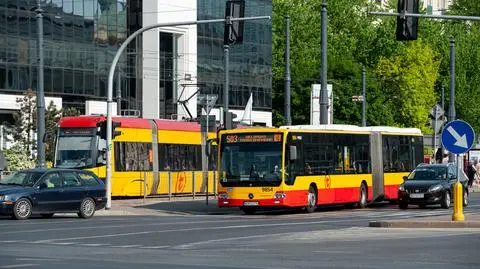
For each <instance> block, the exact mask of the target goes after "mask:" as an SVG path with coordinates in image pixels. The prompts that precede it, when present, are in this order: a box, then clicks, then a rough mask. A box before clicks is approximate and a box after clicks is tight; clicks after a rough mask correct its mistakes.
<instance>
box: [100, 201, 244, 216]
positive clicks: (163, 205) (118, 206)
mask: <svg viewBox="0 0 480 269" xmlns="http://www.w3.org/2000/svg"><path fill="white" fill-rule="evenodd" d="M233 213H239V210H238V209H235V208H218V206H217V200H216V199H215V198H214V197H213V196H212V197H209V200H208V205H207V204H206V198H205V196H197V197H195V199H193V197H172V198H171V199H169V198H168V197H166V198H147V199H145V200H143V199H121V200H112V206H111V208H110V209H109V210H105V209H102V210H98V211H97V212H96V213H95V215H97V216H126V215H132V216H133V215H135V216H172V215H226V214H233Z"/></svg>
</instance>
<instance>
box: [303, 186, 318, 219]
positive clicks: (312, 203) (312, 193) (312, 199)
mask: <svg viewBox="0 0 480 269" xmlns="http://www.w3.org/2000/svg"><path fill="white" fill-rule="evenodd" d="M315 208H317V191H316V190H315V187H313V185H310V188H309V189H308V199H307V207H306V208H305V212H307V213H313V212H314V211H315Z"/></svg>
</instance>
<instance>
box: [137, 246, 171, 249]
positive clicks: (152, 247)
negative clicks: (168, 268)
mask: <svg viewBox="0 0 480 269" xmlns="http://www.w3.org/2000/svg"><path fill="white" fill-rule="evenodd" d="M168 247H170V246H146V247H139V248H143V249H161V248H168Z"/></svg>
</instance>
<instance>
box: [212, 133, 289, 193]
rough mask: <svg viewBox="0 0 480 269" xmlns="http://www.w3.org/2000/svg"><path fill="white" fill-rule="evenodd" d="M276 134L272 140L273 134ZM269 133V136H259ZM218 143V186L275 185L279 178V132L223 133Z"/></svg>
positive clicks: (280, 173) (280, 153)
mask: <svg viewBox="0 0 480 269" xmlns="http://www.w3.org/2000/svg"><path fill="white" fill-rule="evenodd" d="M274 135H276V136H278V137H277V139H276V140H274V139H273V136H274ZM265 136H272V140H270V139H267V140H262V138H264V137H265ZM224 139H225V140H224V143H222V146H221V148H222V149H221V159H220V169H221V170H220V171H221V174H220V175H221V176H220V177H221V179H220V184H221V185H222V186H232V187H233V186H278V185H280V183H281V180H282V170H281V165H282V142H281V134H266V135H258V134H253V135H250V134H241V135H240V134H239V135H226V136H225V137H224Z"/></svg>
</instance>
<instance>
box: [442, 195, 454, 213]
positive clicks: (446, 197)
mask: <svg viewBox="0 0 480 269" xmlns="http://www.w3.org/2000/svg"><path fill="white" fill-rule="evenodd" d="M451 203H452V200H451V198H450V192H448V191H446V192H445V194H444V195H443V201H442V208H445V209H448V208H450V204H451Z"/></svg>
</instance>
